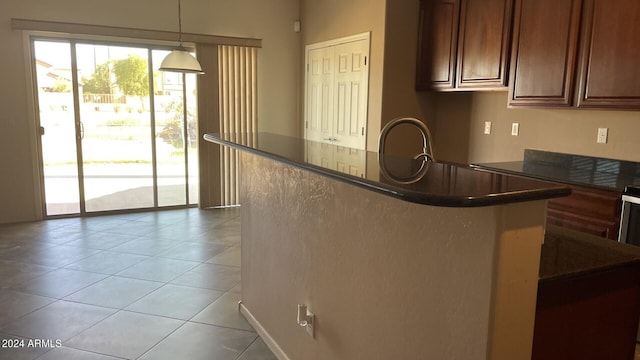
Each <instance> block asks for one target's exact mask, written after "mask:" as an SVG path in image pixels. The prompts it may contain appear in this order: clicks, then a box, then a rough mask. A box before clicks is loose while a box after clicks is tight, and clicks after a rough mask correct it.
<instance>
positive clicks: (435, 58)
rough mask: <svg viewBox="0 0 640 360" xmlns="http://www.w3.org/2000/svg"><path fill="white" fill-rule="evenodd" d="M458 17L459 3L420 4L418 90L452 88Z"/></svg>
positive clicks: (435, 1)
mask: <svg viewBox="0 0 640 360" xmlns="http://www.w3.org/2000/svg"><path fill="white" fill-rule="evenodd" d="M459 18H460V2H459V0H422V1H421V2H420V36H419V44H418V49H420V50H419V53H418V74H417V84H416V88H417V89H418V90H428V89H452V88H453V87H454V85H455V66H456V60H455V59H456V49H457V43H458V21H459Z"/></svg>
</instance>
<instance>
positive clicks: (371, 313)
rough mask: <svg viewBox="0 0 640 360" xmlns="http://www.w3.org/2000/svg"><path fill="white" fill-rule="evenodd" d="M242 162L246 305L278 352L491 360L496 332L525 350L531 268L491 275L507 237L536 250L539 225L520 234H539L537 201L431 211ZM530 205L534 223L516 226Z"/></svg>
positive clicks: (285, 168) (496, 351) (498, 349)
mask: <svg viewBox="0 0 640 360" xmlns="http://www.w3.org/2000/svg"><path fill="white" fill-rule="evenodd" d="M241 167H242V170H241V171H242V177H241V205H242V210H241V211H242V219H241V221H242V301H243V306H244V307H245V309H246V310H247V311H248V312H249V313H250V314H249V316H250V317H253V319H254V320H255V322H256V324H257V325H259V326H260V327H261V328H262V329H264V331H265V332H266V335H267V337H269V338H270V339H268V341H273V342H274V343H276V344H277V346H278V347H279V348H280V350H281V353H280V357H281V359H286V358H288V359H292V360H296V359H305V360H307V359H308V360H320V359H335V360H342V359H344V360H347V359H349V360H353V359H395V358H406V359H416V358H433V359H469V360H474V359H478V360H480V359H488V358H492V359H496V360H498V359H501V358H500V356H501V355H500V354H503V353H505V351H504V349H503V347H505V343H507V341H505V338H504V337H505V334H504V332H505V330H508V331H507V332H508V337H509V338H510V339H509V340H515V341H516V342H517V343H518V344H523V343H524V344H527V343H529V345H528V348H527V349H521V346H519V347H518V349H516V352H515V353H517V352H518V351H520V352H521V353H526V352H527V351H529V353H530V342H531V337H532V329H533V315H534V313H535V288H536V287H537V281H533V280H535V279H537V263H535V264H531V263H530V262H524V263H522V266H521V268H520V269H519V271H520V273H518V274H500V275H502V276H499V274H498V270H499V269H505V266H506V269H511V268H513V267H514V266H515V265H514V264H512V263H509V262H505V258H509V257H510V255H511V254H505V251H506V252H508V251H510V250H514V249H515V250H516V251H520V250H522V246H520V245H517V244H514V240H518V241H522V242H525V243H528V245H527V246H528V247H529V248H533V249H534V250H532V251H533V254H531V255H533V256H539V246H540V244H541V242H542V236H541V235H540V237H539V238H537V236H538V234H541V232H539V231H538V232H536V231H537V230H536V231H534V233H535V234H534V235H533V236H532V235H531V234H529V233H527V232H528V231H529V230H527V229H529V228H531V227H532V226H533V227H534V228H536V229H541V227H542V225H541V224H543V223H544V210H543V208H542V207H541V206H539V205H540V204H544V202H542V201H538V202H534V203H526V204H519V205H501V206H493V207H483V208H446V207H433V206H426V205H418V204H412V203H408V202H404V201H401V200H398V199H394V198H391V197H388V196H384V195H381V194H378V193H375V192H372V191H369V190H365V189H361V188H359V187H357V186H353V185H351V184H347V183H343V182H339V181H336V180H334V179H330V178H328V177H325V176H322V175H319V174H315V173H312V172H309V171H306V170H301V169H298V168H295V167H292V166H289V165H285V164H281V163H278V162H276V161H273V160H270V159H266V158H262V157H259V156H256V155H252V154H248V153H243V154H242V156H241ZM536 204H538V205H536ZM513 206H516V207H517V209H518V211H516V212H513V214H511V212H510V210H512V209H511V208H512V207H513ZM530 206H531V207H532V209H533V211H534V212H536V211H541V213H542V214H541V216H540V217H539V218H540V219H541V220H540V221H537V220H536V221H527V222H526V225H525V228H524V229H519V228H518V227H517V226H513V224H512V222H513V221H514V218H515V219H520V218H521V217H522V216H521V215H522V212H524V213H527V214H528V213H529V211H528V209H529V207H530ZM540 209H542V210H540ZM516 213H517V214H516ZM510 214H511V215H510ZM532 218H534V219H535V218H538V217H536V216H533V217H532ZM532 223H535V225H532ZM503 230H507V231H511V233H508V232H506V231H503ZM505 241H506V242H505ZM501 243H504V244H505V245H504V246H500V244H501ZM536 246H537V247H538V249H537V254H538V255H536V254H535V252H536V250H535V248H536ZM510 247H513V248H512V249H510ZM514 259H518V264H520V262H519V260H520V259H519V257H514ZM518 266H519V265H518ZM516 267H517V266H516ZM532 274H533V276H534V277H535V279H532ZM510 284H511V285H510ZM513 284H516V285H517V286H519V290H523V289H524V290H525V291H524V294H520V293H515V294H514V293H512V292H510V291H509V290H510V289H511V287H512V285H513ZM522 297H526V299H525V300H526V301H524V302H523V303H522V305H520V306H519V305H517V304H510V305H508V306H506V307H504V308H503V306H502V305H500V306H498V305H496V300H497V299H499V300H500V302H502V303H504V302H505V301H506V302H507V303H509V301H511V300H513V299H517V298H522ZM298 303H304V304H307V305H308V306H309V309H310V310H312V311H313V312H314V313H315V315H316V333H315V337H314V338H311V337H310V336H308V335H307V333H306V332H305V330H304V329H303V328H301V327H299V326H298V325H297V324H296V305H297V304H298ZM511 312H515V313H516V314H517V317H516V318H517V322H518V325H519V327H515V328H514V327H513V326H512V325H513V324H511V323H510V322H509V319H510V317H509V316H505V315H508V314H509V313H511ZM523 314H524V315H523ZM505 322H506V323H505ZM522 327H524V328H526V329H524V330H520V329H519V328H522ZM529 327H530V328H531V329H528V328H529ZM512 347H513V346H512ZM506 352H509V351H506ZM510 353H511V354H514V352H513V351H511V352H510ZM505 359H506V358H505ZM511 359H513V358H511Z"/></svg>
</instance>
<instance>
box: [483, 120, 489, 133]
mask: <svg viewBox="0 0 640 360" xmlns="http://www.w3.org/2000/svg"><path fill="white" fill-rule="evenodd" d="M484 133H485V135H489V134H491V121H485V122H484Z"/></svg>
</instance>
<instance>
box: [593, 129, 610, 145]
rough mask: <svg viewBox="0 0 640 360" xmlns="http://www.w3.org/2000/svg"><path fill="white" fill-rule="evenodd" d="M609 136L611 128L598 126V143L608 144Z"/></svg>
mask: <svg viewBox="0 0 640 360" xmlns="http://www.w3.org/2000/svg"><path fill="white" fill-rule="evenodd" d="M608 137H609V128H598V139H597V140H596V141H597V142H598V144H606V143H607V138H608Z"/></svg>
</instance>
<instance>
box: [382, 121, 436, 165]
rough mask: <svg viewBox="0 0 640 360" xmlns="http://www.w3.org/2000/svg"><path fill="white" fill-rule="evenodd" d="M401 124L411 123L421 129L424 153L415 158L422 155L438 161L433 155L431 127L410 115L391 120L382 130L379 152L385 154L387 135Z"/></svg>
mask: <svg viewBox="0 0 640 360" xmlns="http://www.w3.org/2000/svg"><path fill="white" fill-rule="evenodd" d="M400 124H411V125H413V126H415V127H417V128H418V129H419V130H420V133H421V134H422V153H420V154H418V155H416V156H414V157H413V158H414V159H419V158H421V157H424V158H426V159H427V160H430V161H436V158H435V156H433V148H432V146H431V132H430V131H429V128H427V125H425V124H424V123H423V122H422V121H420V120H418V119H415V118H409V117H400V118H395V119H393V120H391V121H389V122H388V123H387V124H386V125H385V126H384V127H383V128H382V131H381V132H380V142H379V144H378V153H379V154H380V155H384V151H385V150H384V148H385V144H386V141H387V136H388V135H389V132H391V129H393V128H394V127H396V126H398V125H400Z"/></svg>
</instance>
